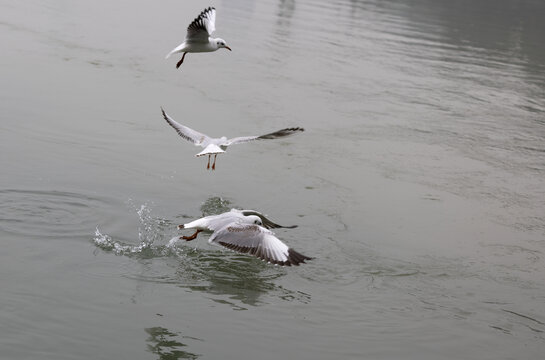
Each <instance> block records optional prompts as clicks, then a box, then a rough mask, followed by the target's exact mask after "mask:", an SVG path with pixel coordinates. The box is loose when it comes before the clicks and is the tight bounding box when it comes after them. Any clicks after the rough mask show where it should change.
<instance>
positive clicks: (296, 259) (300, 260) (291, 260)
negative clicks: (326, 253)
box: [284, 248, 313, 266]
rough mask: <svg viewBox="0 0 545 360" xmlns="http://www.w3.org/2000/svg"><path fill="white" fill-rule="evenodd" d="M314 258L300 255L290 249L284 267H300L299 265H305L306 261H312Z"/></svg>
mask: <svg viewBox="0 0 545 360" xmlns="http://www.w3.org/2000/svg"><path fill="white" fill-rule="evenodd" d="M312 259H313V258H311V257H309V256H306V255H303V254H301V253H298V252H297V251H295V250H293V249H291V248H289V249H288V261H286V263H285V264H284V265H287V266H291V265H295V266H299V264H305V261H306V260H312Z"/></svg>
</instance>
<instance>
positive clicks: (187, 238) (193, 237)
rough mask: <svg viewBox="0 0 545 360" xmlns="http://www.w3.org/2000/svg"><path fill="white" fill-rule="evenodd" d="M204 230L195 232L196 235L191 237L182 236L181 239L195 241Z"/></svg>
mask: <svg viewBox="0 0 545 360" xmlns="http://www.w3.org/2000/svg"><path fill="white" fill-rule="evenodd" d="M201 231H202V230H197V231H195V233H194V234H193V235H191V236H180V239H184V240H185V241H191V240H193V239H195V238H196V237H197V235H198V234H199V233H200V232H201Z"/></svg>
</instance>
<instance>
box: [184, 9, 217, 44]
mask: <svg viewBox="0 0 545 360" xmlns="http://www.w3.org/2000/svg"><path fill="white" fill-rule="evenodd" d="M215 30H216V9H215V8H213V7H209V8H207V9H204V10H203V11H202V12H201V13H200V14H199V16H197V17H196V18H195V20H193V22H192V23H191V24H189V26H188V27H187V34H186V36H185V41H186V42H204V43H207V42H208V37H209V36H210V35H212V33H213V32H214V31H215Z"/></svg>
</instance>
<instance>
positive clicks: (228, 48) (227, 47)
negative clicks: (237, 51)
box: [225, 45, 233, 51]
mask: <svg viewBox="0 0 545 360" xmlns="http://www.w3.org/2000/svg"><path fill="white" fill-rule="evenodd" d="M225 48H226V49H227V50H229V51H233V50H231V48H230V47H229V46H227V45H225Z"/></svg>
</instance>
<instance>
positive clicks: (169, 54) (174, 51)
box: [165, 42, 185, 59]
mask: <svg viewBox="0 0 545 360" xmlns="http://www.w3.org/2000/svg"><path fill="white" fill-rule="evenodd" d="M184 48H185V42H184V43H182V44H180V45H178V46H176V47H175V48H174V49H172V51H171V52H169V53H168V54H167V56H165V59H168V58H169V57H170V56H171V55H172V54H176V53H178V52H182V51H183V49H184Z"/></svg>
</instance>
